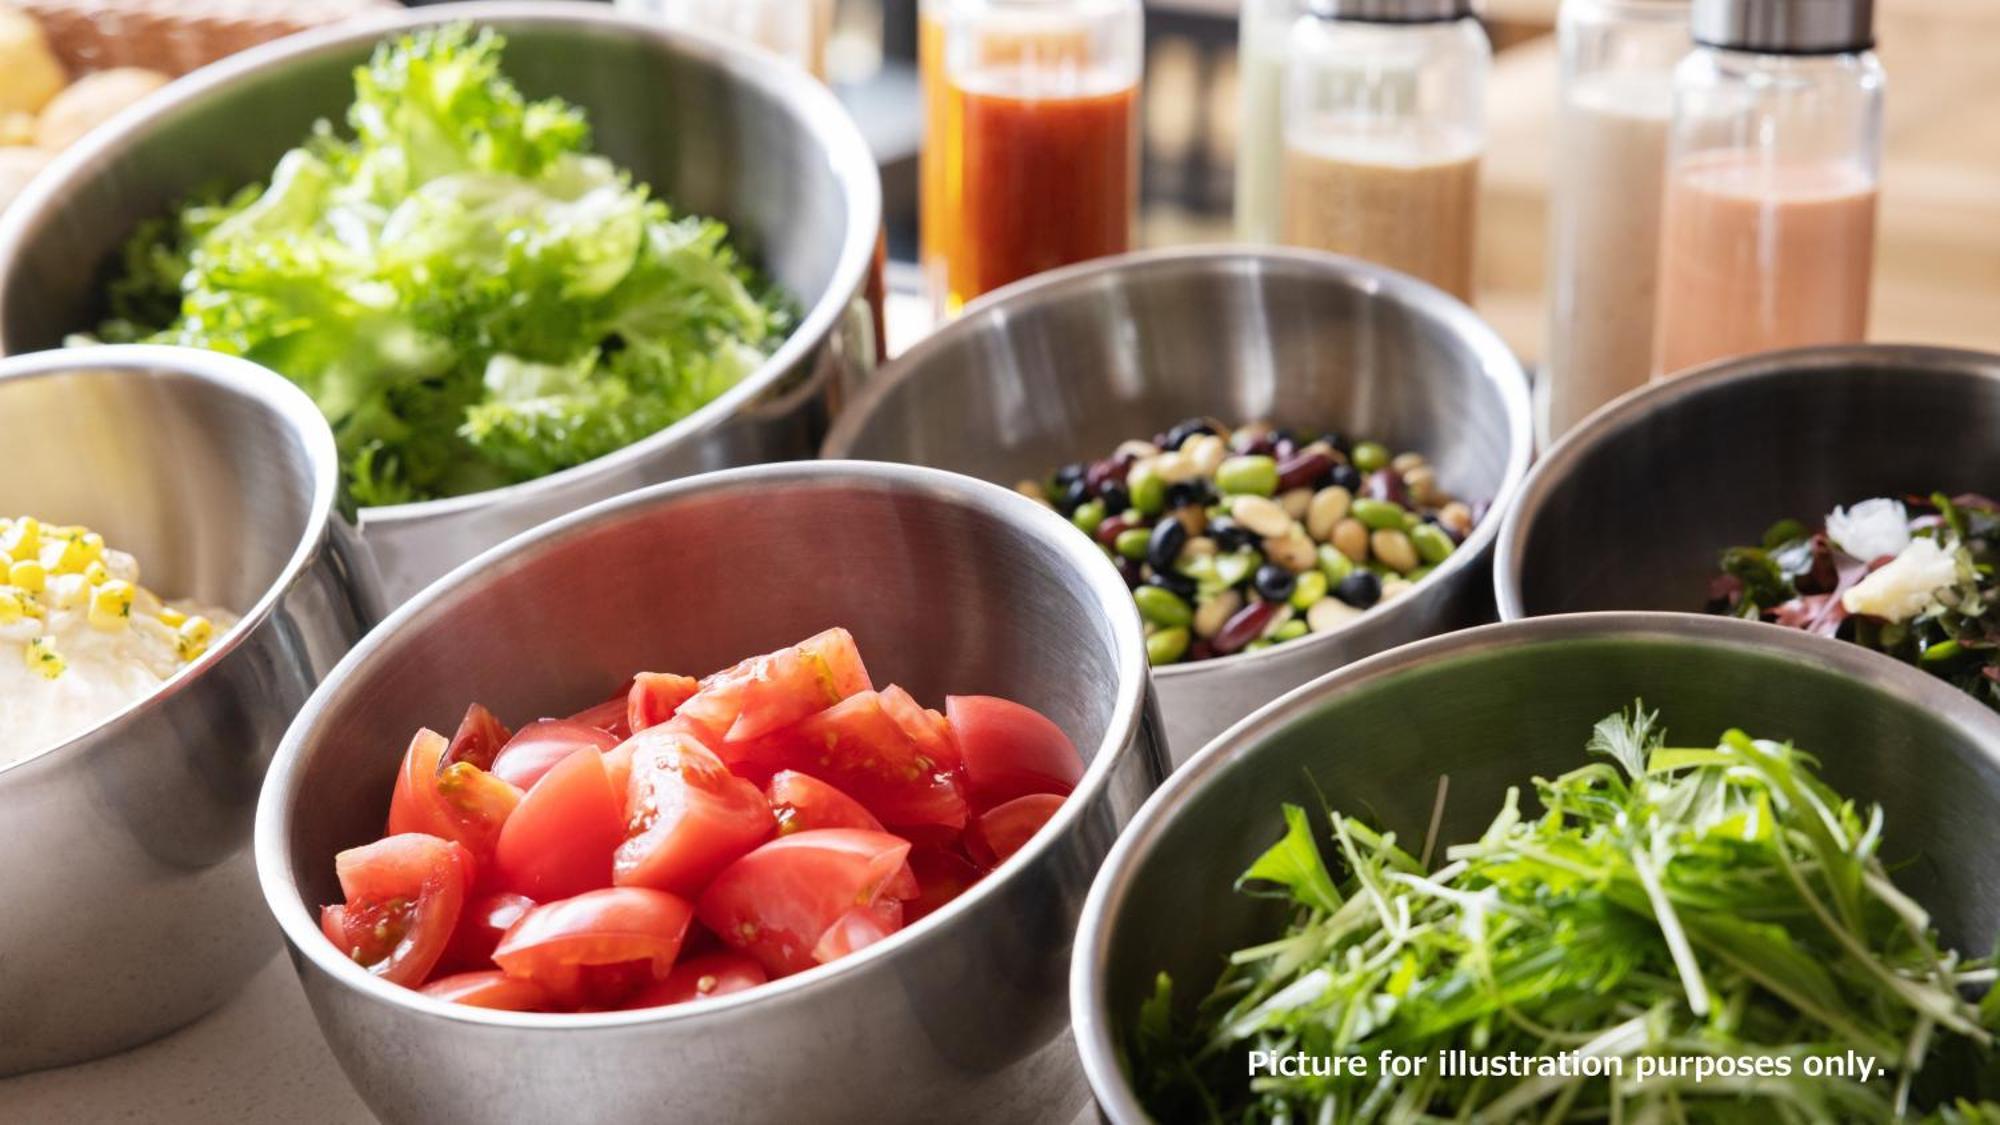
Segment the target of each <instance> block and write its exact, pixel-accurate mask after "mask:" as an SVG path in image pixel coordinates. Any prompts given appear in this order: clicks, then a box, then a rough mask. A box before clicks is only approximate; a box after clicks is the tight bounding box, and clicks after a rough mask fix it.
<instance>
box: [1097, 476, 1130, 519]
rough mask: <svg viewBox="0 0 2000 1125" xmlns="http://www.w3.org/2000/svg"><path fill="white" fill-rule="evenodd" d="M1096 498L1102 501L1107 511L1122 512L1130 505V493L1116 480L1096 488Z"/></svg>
mask: <svg viewBox="0 0 2000 1125" xmlns="http://www.w3.org/2000/svg"><path fill="white" fill-rule="evenodd" d="M1097 498H1098V499H1099V500H1102V501H1104V510H1105V511H1107V512H1122V511H1124V510H1125V509H1127V508H1130V507H1131V506H1132V493H1131V492H1129V491H1128V490H1127V489H1126V488H1125V486H1124V485H1122V484H1119V483H1118V482H1117V481H1112V482H1111V483H1110V484H1107V485H1105V486H1104V487H1103V488H1100V489H1098V490H1097Z"/></svg>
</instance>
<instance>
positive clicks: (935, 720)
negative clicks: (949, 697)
mask: <svg viewBox="0 0 2000 1125" xmlns="http://www.w3.org/2000/svg"><path fill="white" fill-rule="evenodd" d="M882 709H883V710H885V711H887V712H889V717H890V718H893V719H895V720H896V722H897V724H898V725H899V726H901V727H902V728H903V733H905V734H907V735H909V736H910V738H911V739H912V740H913V741H914V742H916V744H917V745H918V746H919V747H922V748H923V751H924V754H925V755H926V756H928V757H929V758H930V760H931V761H933V762H936V763H937V764H938V765H941V766H946V767H950V768H953V769H956V768H957V767H958V765H959V754H958V743H957V742H956V741H955V740H954V739H953V738H952V736H951V724H950V723H948V722H946V721H945V717H944V716H943V715H940V714H938V713H937V712H936V711H932V710H930V709H929V708H927V707H925V706H924V705H923V704H921V703H918V702H917V701H916V700H915V699H914V698H912V697H911V696H910V693H909V692H907V691H904V690H903V689H902V688H899V687H897V686H896V685H895V684H890V685H889V686H888V687H885V688H883V689H882Z"/></svg>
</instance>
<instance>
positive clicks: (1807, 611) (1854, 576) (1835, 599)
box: [1771, 548, 1891, 637]
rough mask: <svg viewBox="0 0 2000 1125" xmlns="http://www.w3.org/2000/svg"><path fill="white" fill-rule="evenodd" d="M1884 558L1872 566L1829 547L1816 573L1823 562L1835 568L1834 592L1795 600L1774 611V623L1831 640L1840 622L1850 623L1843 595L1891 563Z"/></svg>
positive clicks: (1886, 556)
mask: <svg viewBox="0 0 2000 1125" xmlns="http://www.w3.org/2000/svg"><path fill="white" fill-rule="evenodd" d="M1890 557H1891V556H1888V555H1884V556H1882V557H1881V558H1879V559H1876V560H1875V561H1874V562H1872V563H1865V562H1862V561H1861V560H1860V559H1857V558H1855V557H1854V556H1853V555H1850V554H1848V553H1847V552H1845V551H1841V550H1835V549H1831V548H1829V549H1828V550H1827V551H1826V553H1825V555H1824V556H1822V557H1821V558H1816V559H1815V560H1814V567H1813V569H1814V570H1818V569H1819V568H1820V565H1821V563H1822V561H1825V562H1827V563H1830V564H1831V565H1832V567H1833V572H1834V582H1833V589H1832V590H1830V591H1828V592H1827V593H1824V594H1807V595H1804V596H1801V597H1796V598H1793V599H1792V600H1791V601H1788V602H1786V603H1785V604H1783V605H1781V606H1778V607H1777V608H1776V609H1774V610H1772V611H1771V620H1773V621H1775V622H1777V623H1778V624H1780V625H1783V626H1785V627H1786V628H1789V629H1804V630H1805V631H1806V632H1808V633H1818V634H1819V635H1820V636H1822V637H1831V636H1833V635H1834V634H1835V633H1838V632H1839V631H1840V623H1841V622H1843V621H1845V620H1847V607H1846V606H1844V605H1842V604H1841V603H1840V599H1841V595H1843V594H1845V593H1847V591H1848V590H1849V589H1850V588H1851V587H1853V585H1854V584H1855V583H1857V582H1859V581H1861V580H1862V579H1863V578H1865V577H1867V576H1868V572H1870V571H1872V570H1874V569H1875V568H1876V567H1878V566H1881V565H1883V564H1884V563H1887V562H1888V561H1889V559H1890Z"/></svg>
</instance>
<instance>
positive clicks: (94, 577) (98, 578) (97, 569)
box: [83, 559, 111, 586]
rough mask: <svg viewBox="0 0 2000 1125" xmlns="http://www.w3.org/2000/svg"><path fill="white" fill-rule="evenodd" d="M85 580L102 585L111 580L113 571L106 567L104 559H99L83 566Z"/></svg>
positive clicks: (94, 584)
mask: <svg viewBox="0 0 2000 1125" xmlns="http://www.w3.org/2000/svg"><path fill="white" fill-rule="evenodd" d="M83 580H84V581H85V582H88V583H90V584H91V585H92V586H102V585H104V584H105V583H106V582H109V581H111V571H110V570H108V569H106V568H105V565H104V560H103V559H99V560H97V561H96V562H94V563H91V564H90V565H89V566H86V567H84V568H83Z"/></svg>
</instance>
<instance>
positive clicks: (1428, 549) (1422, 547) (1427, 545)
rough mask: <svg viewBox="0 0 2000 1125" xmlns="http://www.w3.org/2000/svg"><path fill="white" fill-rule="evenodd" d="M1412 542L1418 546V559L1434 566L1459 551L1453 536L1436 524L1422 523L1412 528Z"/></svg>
mask: <svg viewBox="0 0 2000 1125" xmlns="http://www.w3.org/2000/svg"><path fill="white" fill-rule="evenodd" d="M1410 542H1411V543H1413V544H1415V545H1416V548H1417V557H1418V558H1421V559H1423V560H1424V561H1425V562H1427V563H1429V564H1430V565H1432V566H1436V565H1437V564H1439V563H1441V562H1443V561H1444V560H1446V559H1448V558H1450V557H1451V553H1452V551H1454V550H1456V549H1457V545H1456V544H1454V543H1453V542H1452V541H1451V536H1449V535H1446V534H1445V533H1444V529H1443V528H1441V527H1439V526H1438V525H1436V524H1434V523H1420V524H1418V525H1417V526H1415V527H1413V528H1411V529H1410Z"/></svg>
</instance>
